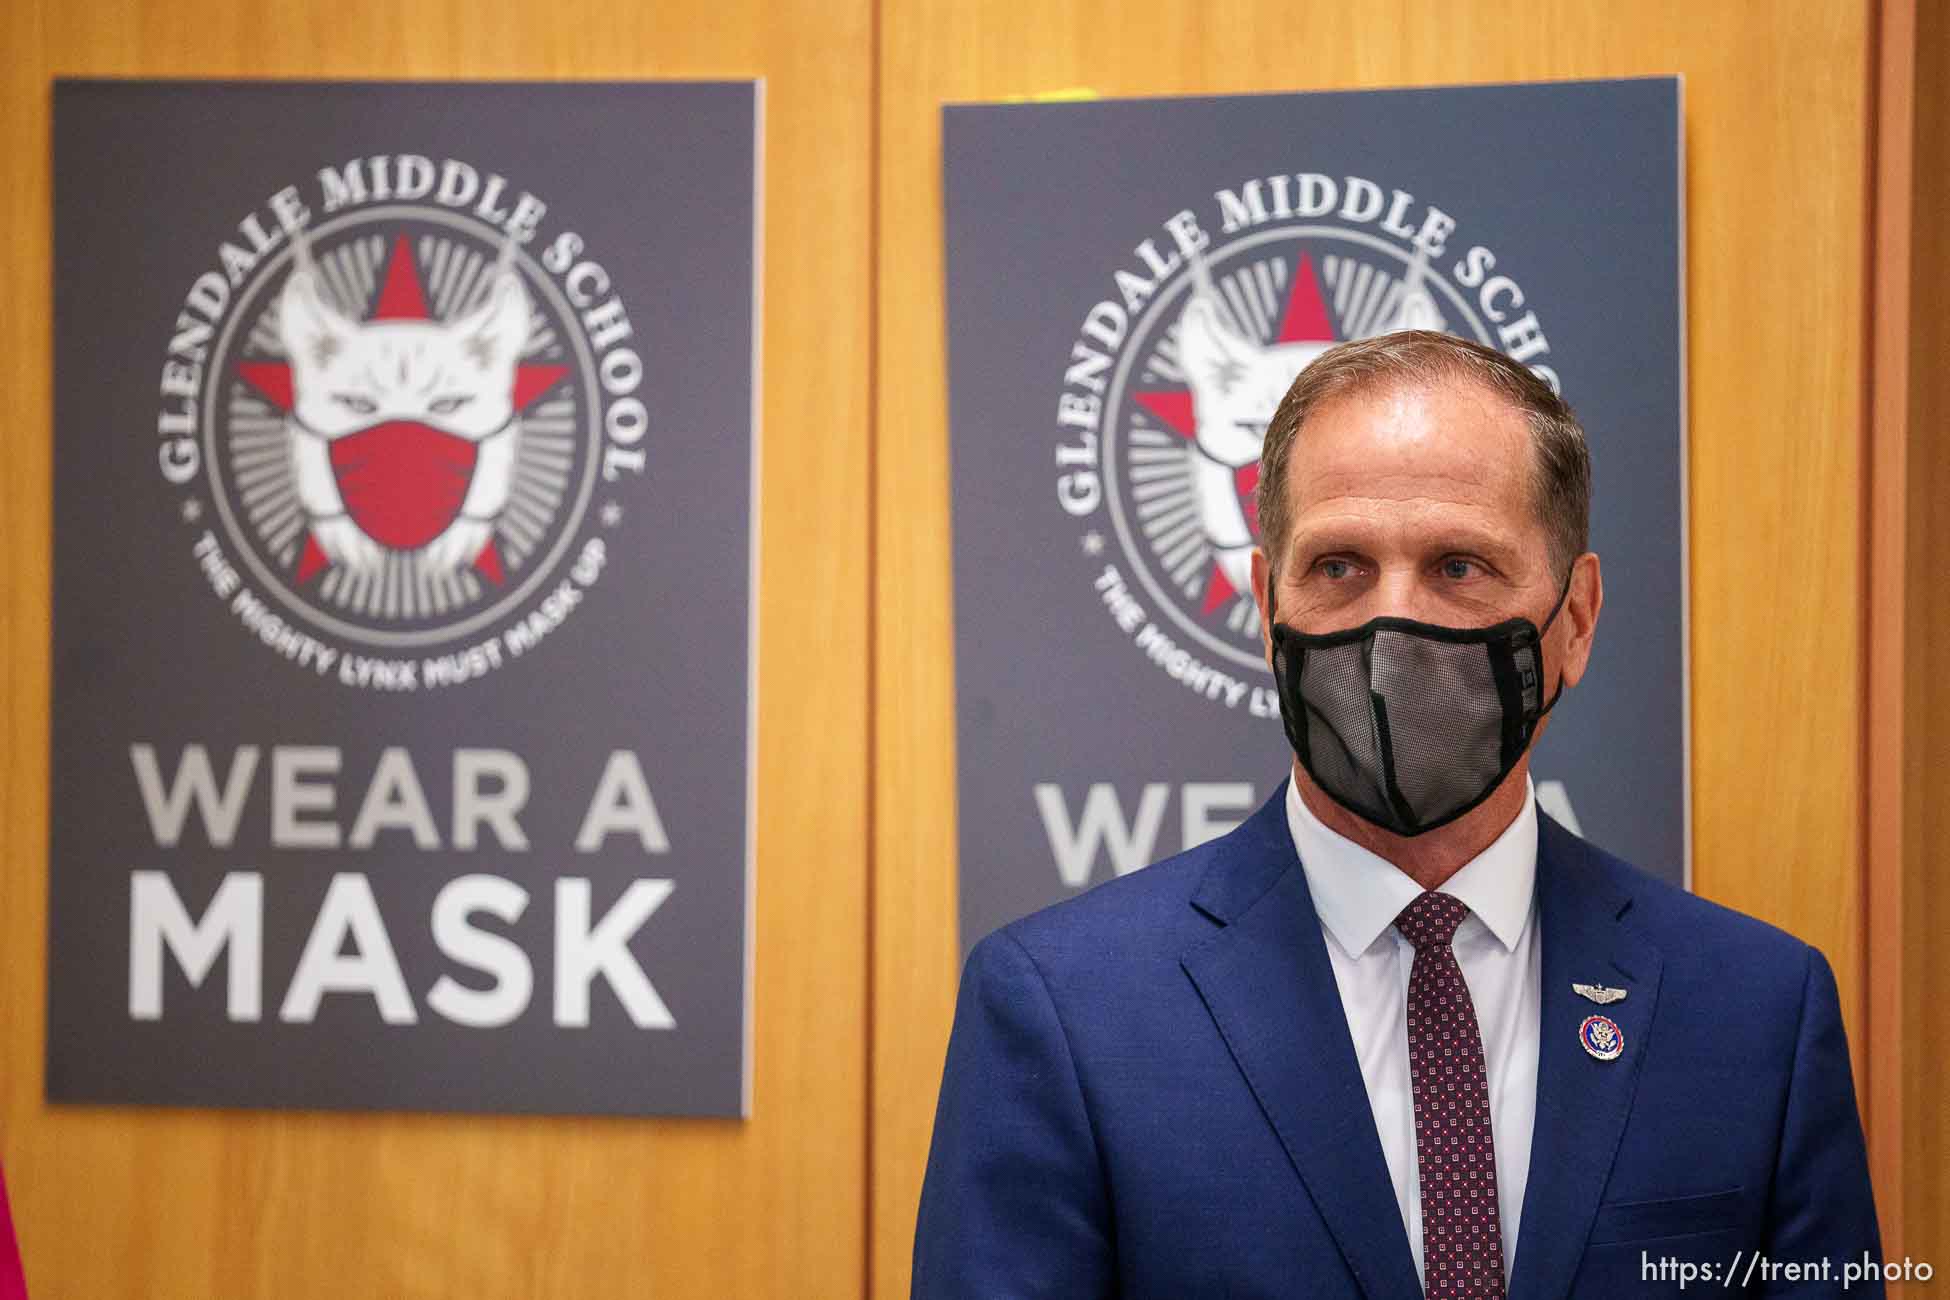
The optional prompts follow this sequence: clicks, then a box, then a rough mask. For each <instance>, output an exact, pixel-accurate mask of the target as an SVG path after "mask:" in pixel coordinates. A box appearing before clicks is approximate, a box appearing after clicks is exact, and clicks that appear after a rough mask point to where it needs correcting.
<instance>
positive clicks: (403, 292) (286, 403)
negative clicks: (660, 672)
mask: <svg viewBox="0 0 1950 1300" xmlns="http://www.w3.org/2000/svg"><path fill="white" fill-rule="evenodd" d="M430 318H431V317H430V314H429V313H428V311H427V295H426V290H425V289H424V288H423V287H422V286H421V283H420V268H419V266H418V265H417V264H416V263H415V262H414V260H413V247H412V241H411V240H409V239H408V238H407V237H406V236H405V235H401V236H399V237H398V238H397V239H395V240H394V241H393V252H392V256H391V257H389V258H388V259H387V260H386V278H385V280H384V282H383V283H381V285H380V287H379V296H378V297H377V298H376V299H375V300H374V302H373V304H372V310H371V311H369V312H368V313H367V314H366V319H367V320H369V321H388V320H394V321H397V320H428V319H430ZM568 373H569V368H568V367H567V366H552V365H551V366H544V365H528V364H522V365H518V366H516V367H515V386H514V393H513V394H512V399H513V402H514V408H515V410H516V411H525V410H527V409H528V408H529V407H530V406H533V405H534V404H535V403H536V402H537V401H539V400H540V399H541V397H542V395H543V394H544V393H546V392H548V390H549V389H551V388H553V387H555V385H556V384H558V383H560V382H561V381H562V377H563V376H564V375H566V374H568ZM237 374H238V377H239V378H241V379H242V380H243V381H244V382H245V383H247V384H249V385H250V386H251V387H252V388H255V389H256V390H257V391H258V392H259V393H261V394H262V395H263V396H264V399H265V400H266V401H268V402H269V403H271V405H272V406H274V407H276V408H277V409H278V410H279V411H282V412H285V413H287V414H288V413H289V412H290V410H291V407H292V404H293V402H294V400H295V399H294V398H293V395H292V391H291V365H290V363H289V362H285V361H240V362H238V363H237ZM327 563H328V561H327V560H326V558H325V552H324V551H322V550H320V549H319V545H318V539H317V538H315V537H313V536H312V535H311V534H310V533H307V534H306V535H305V548H304V550H303V552H302V553H301V554H300V555H299V557H298V573H297V580H298V581H299V582H301V583H302V582H309V581H311V580H312V579H313V578H314V577H316V576H318V573H319V572H320V570H322V569H324V568H325V566H326V564H327ZM474 569H475V571H476V572H478V573H479V574H480V575H481V576H482V577H484V578H486V579H487V580H488V581H489V582H492V583H494V584H495V585H497V586H499V585H500V584H501V582H502V581H503V580H504V579H505V577H506V570H505V569H504V568H503V566H502V563H501V553H500V551H499V550H498V549H497V548H496V547H495V544H494V541H493V539H492V538H490V539H489V540H488V543H487V545H486V546H483V547H482V548H481V553H480V554H479V555H477V556H475V557H474Z"/></svg>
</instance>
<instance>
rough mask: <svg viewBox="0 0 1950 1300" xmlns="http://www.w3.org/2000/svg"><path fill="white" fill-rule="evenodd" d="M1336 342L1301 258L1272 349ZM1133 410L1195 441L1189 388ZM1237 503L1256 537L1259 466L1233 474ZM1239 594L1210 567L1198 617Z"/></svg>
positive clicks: (1146, 395) (1152, 397)
mask: <svg viewBox="0 0 1950 1300" xmlns="http://www.w3.org/2000/svg"><path fill="white" fill-rule="evenodd" d="M1334 341H1335V337H1334V325H1333V321H1332V320H1330V319H1329V317H1328V315H1327V304H1326V302H1325V301H1324V300H1323V299H1322V298H1321V296H1320V284H1319V282H1318V281H1316V280H1315V279H1314V263H1313V259H1312V258H1311V257H1308V256H1307V255H1306V254H1305V253H1301V254H1299V256H1298V259H1297V261H1296V265H1295V270H1294V273H1293V283H1292V284H1291V285H1289V286H1288V288H1287V295H1286V307H1285V309H1284V310H1283V311H1281V313H1280V330H1279V333H1278V334H1276V335H1275V336H1274V338H1273V343H1275V344H1279V343H1332V342H1334ZM1132 396H1133V398H1135V399H1136V401H1137V404H1138V405H1139V406H1142V407H1143V408H1144V409H1145V410H1147V411H1149V412H1150V413H1151V414H1152V415H1153V416H1155V417H1157V420H1158V422H1159V423H1160V424H1162V425H1164V427H1165V428H1167V429H1170V430H1171V431H1172V432H1173V433H1176V434H1178V435H1179V436H1180V437H1184V438H1197V437H1198V413H1197V412H1196V411H1194V410H1193V409H1192V390H1191V389H1189V388H1151V389H1146V390H1144V391H1142V392H1138V393H1134V394H1132ZM1234 482H1235V483H1236V485H1237V486H1238V490H1239V495H1240V498H1241V499H1242V500H1243V501H1245V503H1246V522H1247V524H1248V525H1249V526H1250V527H1251V528H1252V530H1253V536H1255V537H1257V536H1258V535H1259V508H1258V506H1257V505H1255V504H1254V501H1253V489H1254V488H1256V487H1258V486H1259V464H1258V462H1254V463H1253V464H1250V465H1241V466H1240V467H1239V469H1238V470H1237V471H1235V473H1234ZM1238 594H1239V593H1238V590H1237V589H1236V588H1234V587H1233V585H1232V583H1230V582H1228V581H1227V580H1226V576H1225V574H1224V573H1222V572H1220V571H1219V566H1218V564H1217V562H1216V561H1215V562H1214V563H1213V565H1212V572H1211V574H1210V575H1209V576H1207V578H1206V580H1205V601H1204V605H1203V609H1202V612H1203V613H1205V614H1207V615H1210V614H1211V613H1212V612H1213V611H1214V610H1217V609H1221V608H1223V607H1224V606H1225V604H1226V603H1227V602H1228V601H1230V600H1231V599H1232V598H1233V597H1234V596H1236V595H1238Z"/></svg>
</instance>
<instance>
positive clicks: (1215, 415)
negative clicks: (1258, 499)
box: [1178, 261, 1443, 591]
mask: <svg viewBox="0 0 1950 1300" xmlns="http://www.w3.org/2000/svg"><path fill="white" fill-rule="evenodd" d="M1422 273H1423V272H1422V266H1421V264H1420V262H1419V261H1418V262H1417V263H1416V264H1415V265H1414V266H1412V267H1411V268H1410V270H1409V272H1408V275H1407V277H1406V278H1405V279H1404V280H1403V282H1402V290H1401V296H1400V299H1399V301H1398V303H1397V305H1396V306H1395V309H1394V310H1393V311H1392V312H1388V313H1387V314H1386V315H1385V316H1384V317H1383V318H1382V320H1381V321H1380V322H1379V324H1378V325H1377V327H1376V328H1375V329H1373V330H1372V331H1370V334H1371V335H1372V334H1386V333H1389V332H1391V331H1394V330H1403V329H1441V328H1443V321H1442V314H1441V313H1440V312H1439V311H1437V310H1436V306H1435V300H1434V299H1433V298H1431V297H1430V296H1429V293H1428V290H1427V289H1426V288H1424V287H1423V284H1422ZM1193 276H1194V280H1193V287H1192V294H1191V297H1190V298H1189V299H1188V300H1187V301H1186V303H1185V308H1184V310H1183V311H1182V312H1181V313H1180V314H1179V317H1178V359H1179V364H1180V365H1181V366H1182V368H1183V369H1184V371H1185V376H1186V379H1187V381H1188V383H1189V386H1190V388H1191V390H1192V412H1193V416H1194V419H1195V420H1196V422H1197V425H1198V435H1197V436H1198V442H1197V447H1198V454H1197V455H1195V456H1193V457H1192V482H1193V485H1194V489H1195V492H1196V495H1197V499H1198V506H1199V518H1200V521H1201V522H1202V523H1203V525H1204V528H1205V537H1206V540H1207V541H1208V542H1209V543H1210V544H1211V546H1212V552H1213V559H1214V561H1215V562H1216V563H1217V564H1218V566H1219V571H1220V572H1221V573H1223V574H1224V575H1225V579H1226V581H1227V582H1229V583H1231V584H1232V588H1233V590H1234V591H1250V590H1252V552H1253V540H1254V538H1253V530H1252V527H1251V525H1250V523H1249V522H1248V520H1247V517H1246V503H1245V500H1244V495H1243V488H1242V481H1241V477H1240V471H1241V470H1242V469H1245V468H1246V467H1247V466H1256V465H1257V464H1258V462H1259V452H1260V444H1261V442H1263V441H1264V440H1265V437H1266V425H1267V423H1268V422H1269V421H1270V420H1272V418H1273V412H1274V411H1275V410H1277V409H1278V407H1279V405H1280V399H1281V398H1282V397H1285V396H1286V390H1287V388H1288V387H1289V386H1290V385H1291V384H1292V383H1293V380H1294V376H1296V375H1298V374H1299V373H1300V372H1301V371H1302V370H1304V369H1305V368H1306V367H1307V364H1308V363H1309V362H1311V361H1312V360H1313V359H1314V358H1315V357H1317V356H1319V355H1320V354H1321V353H1323V352H1325V351H1326V350H1327V349H1328V348H1330V347H1333V346H1334V341H1333V340H1328V341H1325V342H1305V343H1270V344H1268V343H1260V342H1258V341H1257V340H1255V339H1253V338H1251V337H1249V336H1248V335H1247V334H1245V333H1243V332H1241V331H1240V330H1239V329H1237V328H1235V327H1234V326H1233V325H1232V323H1231V314H1230V312H1229V311H1228V309H1227V308H1226V307H1225V306H1224V300H1223V299H1222V298H1221V297H1220V294H1219V290H1218V288H1217V286H1215V285H1214V284H1213V282H1212V277H1211V273H1210V272H1209V271H1208V270H1207V269H1206V267H1205V266H1204V264H1203V263H1199V264H1196V265H1195V266H1194V267H1193Z"/></svg>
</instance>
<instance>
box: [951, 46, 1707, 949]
mask: <svg viewBox="0 0 1950 1300" xmlns="http://www.w3.org/2000/svg"><path fill="white" fill-rule="evenodd" d="M943 131H944V137H945V139H944V153H945V160H944V161H945V171H946V186H947V271H948V327H949V328H948V344H949V365H950V384H949V391H950V420H951V426H952V443H953V448H952V450H953V505H954V579H955V615H956V639H955V653H956V673H957V690H958V699H957V725H958V733H959V756H958V757H959V773H960V775H959V800H960V809H959V811H960V865H961V938H962V945H963V948H964V950H965V949H966V948H967V947H969V946H971V945H972V944H973V943H974V941H975V940H977V939H979V938H980V937H981V936H982V935H984V934H986V933H987V932H988V931H990V930H992V929H994V928H995V927H996V926H998V925H1001V924H1004V923H1006V922H1008V921H1010V920H1012V919H1014V918H1015V917H1018V916H1020V915H1022V914H1024V913H1026V912H1028V911H1031V910H1033V909H1035V908H1037V907H1040V906H1042V905H1044V904H1047V903H1051V902H1055V901H1057V900H1058V899H1061V898H1063V897H1065V896H1068V895H1070V894H1073V893H1075V892H1077V891H1080V890H1082V889H1085V888H1088V887H1089V886H1090V885H1092V884H1094V883H1097V882H1100V881H1102V880H1105V879H1108V878H1110V877H1111V876H1112V875H1114V874H1118V873H1123V872H1127V871H1132V870H1136V869H1137V868H1139V867H1142V866H1144V865H1145V864H1146V863H1148V862H1151V861H1155V860H1156V859H1158V858H1161V857H1164V856H1166V855H1168V854H1170V853H1173V852H1176V851H1177V850H1178V849H1180V848H1181V847H1185V846H1188V845H1190V844H1193V843H1197V842H1199V841H1202V840H1205V839H1208V838H1210V837H1211V836H1213V835H1216V834H1219V833H1221V832H1223V831H1225V830H1227V829H1229V828H1230V827H1231V826H1232V825H1234V824H1236V823H1237V822H1239V821H1240V820H1242V819H1243V818H1244V817H1245V816H1246V814H1247V813H1248V812H1250V811H1251V810H1252V809H1253V808H1254V807H1256V806H1257V805H1258V803H1259V802H1260V801H1262V800H1264V799H1265V798H1267V797H1268V796H1269V795H1270V794H1271V793H1272V791H1273V789H1274V788H1275V786H1276V785H1277V784H1278V782H1279V781H1280V779H1281V778H1282V776H1283V775H1284V773H1285V772H1286V770H1287V767H1288V766H1289V764H1290V763H1291V760H1292V755H1291V752H1290V751H1289V750H1288V748H1287V746H1286V741H1285V739H1284V737H1283V735H1282V732H1281V728H1280V723H1279V705H1278V700H1277V697H1276V695H1275V692H1274V688H1273V680H1272V676H1271V674H1270V672H1269V671H1268V670H1267V668H1266V667H1265V664H1264V662H1263V660H1262V658H1261V650H1260V634H1259V623H1258V615H1257V612H1256V610H1255V609H1254V606H1253V600H1252V595H1251V589H1250V586H1249V580H1248V577H1247V562H1248V557H1249V556H1250V553H1251V550H1252V546H1253V544H1254V542H1255V541H1256V539H1257V536H1258V534H1257V521H1256V519H1255V517H1254V512H1253V507H1252V492H1253V488H1254V486H1255V484H1256V482H1257V475H1258V463H1257V462H1258V454H1259V435H1260V434H1261V433H1262V432H1263V430H1264V426H1265V422H1266V420H1267V418H1268V417H1269V416H1270V415H1271V414H1272V410H1273V407H1274V405H1275V404H1277V402H1278V399H1279V398H1280V396H1281V395H1282V394H1283V393H1284V391H1285V388H1286V386H1287V384H1288V383H1289V382H1290V381H1291V379H1292V377H1293V376H1294V375H1295V374H1296V373H1298V371H1299V370H1300V369H1301V368H1302V367H1303V366H1304V365H1305V364H1306V362H1307V361H1309V360H1311V359H1312V358H1313V357H1314V356H1317V355H1318V354H1319V353H1320V352H1321V351H1322V350H1324V349H1325V348H1326V347H1328V346H1330V345H1331V344H1333V343H1334V342H1336V341H1340V340H1346V339H1353V338H1362V337H1367V336H1370V335H1373V334H1379V333H1383V332H1386V331H1388V330H1393V329H1400V328H1432V329H1441V330H1446V331H1449V332H1450V333H1454V334H1458V335H1461V336H1463V337H1465V338H1470V339H1475V340H1478V341H1481V342H1484V343H1487V344H1490V345H1491V346H1494V347H1497V348H1500V349H1501V350H1502V351H1504V352H1505V353H1506V354H1507V355H1509V356H1511V357H1514V358H1516V359H1517V360H1519V361H1522V362H1524V363H1525V364H1527V365H1529V366H1531V367H1532V368H1533V369H1534V370H1535V371H1536V372H1537V373H1538V374H1539V375H1541V376H1543V377H1544V378H1545V379H1546V380H1548V381H1549V382H1550V383H1551V384H1552V385H1553V386H1554V387H1556V388H1557V389H1558V390H1559V391H1560V392H1562V393H1563V395H1564V396H1565V397H1566V398H1567V399H1568V400H1569V401H1570V403H1571V405H1572V406H1573V407H1574V408H1575V409H1576V410H1577V412H1578V414H1579V417H1580V419H1581V420H1582V422H1583V423H1584V425H1585V428H1586V430H1587V431H1588V433H1589V435H1590V439H1591V444H1592V455H1593V459H1594V462H1595V468H1594V475H1595V480H1594V504H1593V520H1592V534H1593V535H1592V547H1593V549H1595V550H1596V551H1597V552H1598V553H1599V555H1600V556H1601V557H1602V560H1603V563H1604V578H1605V615H1604V622H1603V625H1602V627H1601V628H1600V634H1599V636H1598V640H1597V647H1596V652H1595V654H1594V657H1593V660H1592V663H1591V668H1590V672H1589V675H1588V676H1587V677H1586V678H1585V680H1584V682H1583V684H1582V685H1581V686H1580V687H1579V688H1578V689H1577V690H1576V691H1574V692H1567V693H1566V694H1565V696H1564V698H1563V700H1562V702H1561V703H1560V704H1559V705H1558V706H1557V709H1556V711H1555V713H1554V714H1553V719H1552V722H1551V727H1550V734H1549V737H1548V738H1547V739H1546V740H1545V741H1544V742H1543V743H1542V745H1541V746H1540V748H1539V750H1538V753H1537V756H1536V758H1535V760H1534V762H1533V768H1532V771H1533V776H1534V777H1535V779H1536V781H1537V785H1538V796H1539V801H1540V802H1541V803H1542V805H1543V806H1544V808H1545V809H1546V810H1547V811H1549V812H1551V813H1553V814H1554V815H1556V816H1557V817H1558V818H1559V820H1561V821H1565V822H1566V823H1568V824H1569V825H1571V826H1572V827H1573V828H1574V829H1579V830H1581V831H1582V832H1583V833H1584V834H1585V835H1586V836H1587V837H1589V838H1591V839H1593V840H1595V841H1597V842H1598V843H1600V844H1603V845H1604V846H1606V847H1607V848H1609V849H1611V850H1613V851H1614V852H1617V853H1620V854H1623V855H1624V856H1626V857H1628V858H1630V859H1632V860H1634V861H1636V862H1638V863H1640V864H1641V865H1643V866H1645V867H1646V868H1648V869H1649V870H1652V871H1654V872H1657V873H1659V874H1661V875H1663V876H1665V877H1667V878H1668V879H1671V880H1674V881H1681V880H1684V879H1685V878H1686V861H1687V845H1688V839H1689V837H1688V834H1687V762H1686V726H1687V705H1686V671H1685V643H1686V642H1685V616H1686V602H1685V591H1686V566H1685V497H1684V464H1685V430H1684V413H1685V401H1684V390H1683V368H1682V357H1683V352H1682V346H1683V331H1682V314H1681V298H1680V283H1681V281H1680V277H1681V269H1682V268H1681V256H1682V244H1683V235H1682V232H1683V227H1682V221H1681V211H1680V191H1679V186H1680V172H1681V154H1680V138H1679V84H1678V82H1677V81H1675V80H1672V79H1651V80H1635V81H1606V82H1584V83H1558V84H1548V85H1507V86H1477V87H1465V88H1453V89H1430V90H1398V91H1373V92H1350V93H1333V94H1302V95H1256V96H1236V97H1227V98H1209V99H1154V100H1125V101H1114V102H1112V101H1106V102H1091V103H1064V104H1019V105H1005V106H969V107H952V108H949V109H947V110H946V112H945V114H944V123H943ZM1215 356H1216V357H1221V358H1222V359H1224V360H1225V361H1226V362H1227V364H1228V365H1231V366H1234V367H1237V368H1238V371H1239V373H1240V374H1241V375H1242V376H1244V378H1245V380H1246V381H1247V382H1241V383H1236V384H1233V385H1231V386H1229V388H1227V389H1226V390H1225V391H1223V392H1220V391H1213V392H1201V391H1200V382H1199V375H1200V374H1201V373H1202V369H1201V366H1200V364H1199V362H1200V361H1201V360H1202V359H1207V360H1209V359H1211V358H1212V357H1215Z"/></svg>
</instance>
